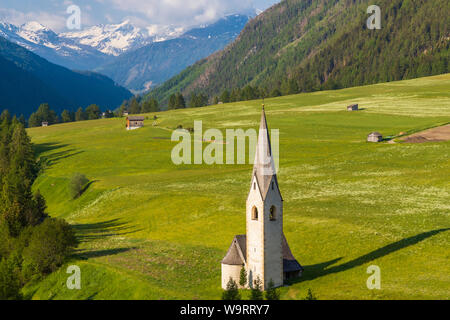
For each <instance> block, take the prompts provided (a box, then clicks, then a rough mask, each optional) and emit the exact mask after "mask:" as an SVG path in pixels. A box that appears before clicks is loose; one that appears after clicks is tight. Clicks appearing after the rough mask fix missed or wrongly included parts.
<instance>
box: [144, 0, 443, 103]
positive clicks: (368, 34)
mask: <svg viewBox="0 0 450 320" xmlns="http://www.w3.org/2000/svg"><path fill="white" fill-rule="evenodd" d="M371 4H372V2H370V1H368V0H344V1H342V0H340V1H337V0H309V1H304V0H285V1H282V2H281V3H279V4H278V5H275V6H273V7H271V8H269V9H268V10H267V11H265V12H264V13H262V14H261V15H259V16H257V17H256V18H255V19H253V20H251V21H250V22H249V23H248V24H247V26H246V27H245V28H244V30H243V32H242V33H241V35H240V36H239V37H238V38H237V40H236V41H235V42H234V43H233V44H231V45H229V46H228V47H227V48H225V49H224V50H222V51H220V52H218V53H216V54H213V55H212V56H210V57H208V58H207V59H204V60H202V61H200V62H198V63H197V64H195V65H194V66H192V67H190V68H187V69H186V70H184V71H183V72H182V73H180V74H179V75H177V76H175V77H174V78H172V79H170V80H169V81H167V82H166V83H164V84H163V85H162V86H160V87H159V88H157V89H156V90H155V91H153V92H151V95H152V96H156V97H157V98H159V99H161V100H166V99H167V97H168V96H169V95H170V94H172V93H174V92H177V91H181V92H183V93H184V94H185V95H188V94H190V93H192V92H203V93H205V94H207V95H208V96H209V97H210V98H212V97H213V96H218V95H220V93H221V92H222V91H224V90H231V89H233V88H243V87H244V86H246V85H252V86H258V87H259V88H264V89H265V92H266V94H270V92H273V91H274V89H279V90H280V91H281V92H282V93H283V94H291V93H297V92H303V91H313V90H319V89H323V88H325V89H329V88H340V87H351V86H357V85H365V84H371V83H377V82H385V81H393V80H401V79H409V78H415V77H421V76H427V75H435V74H441V73H446V72H449V67H448V56H449V39H450V35H449V29H448V28H449V24H448V12H450V4H449V2H448V1H447V0H380V1H378V3H377V5H378V6H379V7H380V8H381V24H382V29H381V30H368V29H367V26H366V20H367V19H368V18H369V14H367V8H368V6H369V5H371Z"/></svg>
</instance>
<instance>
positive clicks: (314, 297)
mask: <svg viewBox="0 0 450 320" xmlns="http://www.w3.org/2000/svg"><path fill="white" fill-rule="evenodd" d="M303 300H317V297H316V296H315V295H314V293H313V292H312V290H311V289H308V294H307V295H306V297H305V299H303Z"/></svg>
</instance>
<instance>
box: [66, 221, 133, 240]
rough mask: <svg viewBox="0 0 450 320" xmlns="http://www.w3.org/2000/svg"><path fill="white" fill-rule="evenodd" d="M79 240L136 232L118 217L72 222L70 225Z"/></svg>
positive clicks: (100, 238)
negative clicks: (100, 220)
mask: <svg viewBox="0 0 450 320" xmlns="http://www.w3.org/2000/svg"><path fill="white" fill-rule="evenodd" d="M72 227H73V228H74V230H75V232H76V235H77V238H78V240H79V241H80V242H88V241H93V240H102V239H106V238H109V237H114V236H122V235H126V234H132V233H136V232H138V231H141V229H136V228H134V227H132V226H130V225H129V224H127V223H125V222H121V221H120V220H119V219H113V220H107V221H102V222H97V223H88V224H74V225H73V226H72Z"/></svg>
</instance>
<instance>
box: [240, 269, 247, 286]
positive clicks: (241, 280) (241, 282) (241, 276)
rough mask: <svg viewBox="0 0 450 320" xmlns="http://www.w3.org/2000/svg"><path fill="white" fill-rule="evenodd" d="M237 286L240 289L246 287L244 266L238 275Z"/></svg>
mask: <svg viewBox="0 0 450 320" xmlns="http://www.w3.org/2000/svg"><path fill="white" fill-rule="evenodd" d="M239 285H240V286H241V288H245V287H246V286H247V271H245V267H244V266H242V268H241V273H240V275H239Z"/></svg>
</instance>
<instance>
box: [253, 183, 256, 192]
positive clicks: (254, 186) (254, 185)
mask: <svg viewBox="0 0 450 320" xmlns="http://www.w3.org/2000/svg"><path fill="white" fill-rule="evenodd" d="M253 190H256V182H254V183H253Z"/></svg>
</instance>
